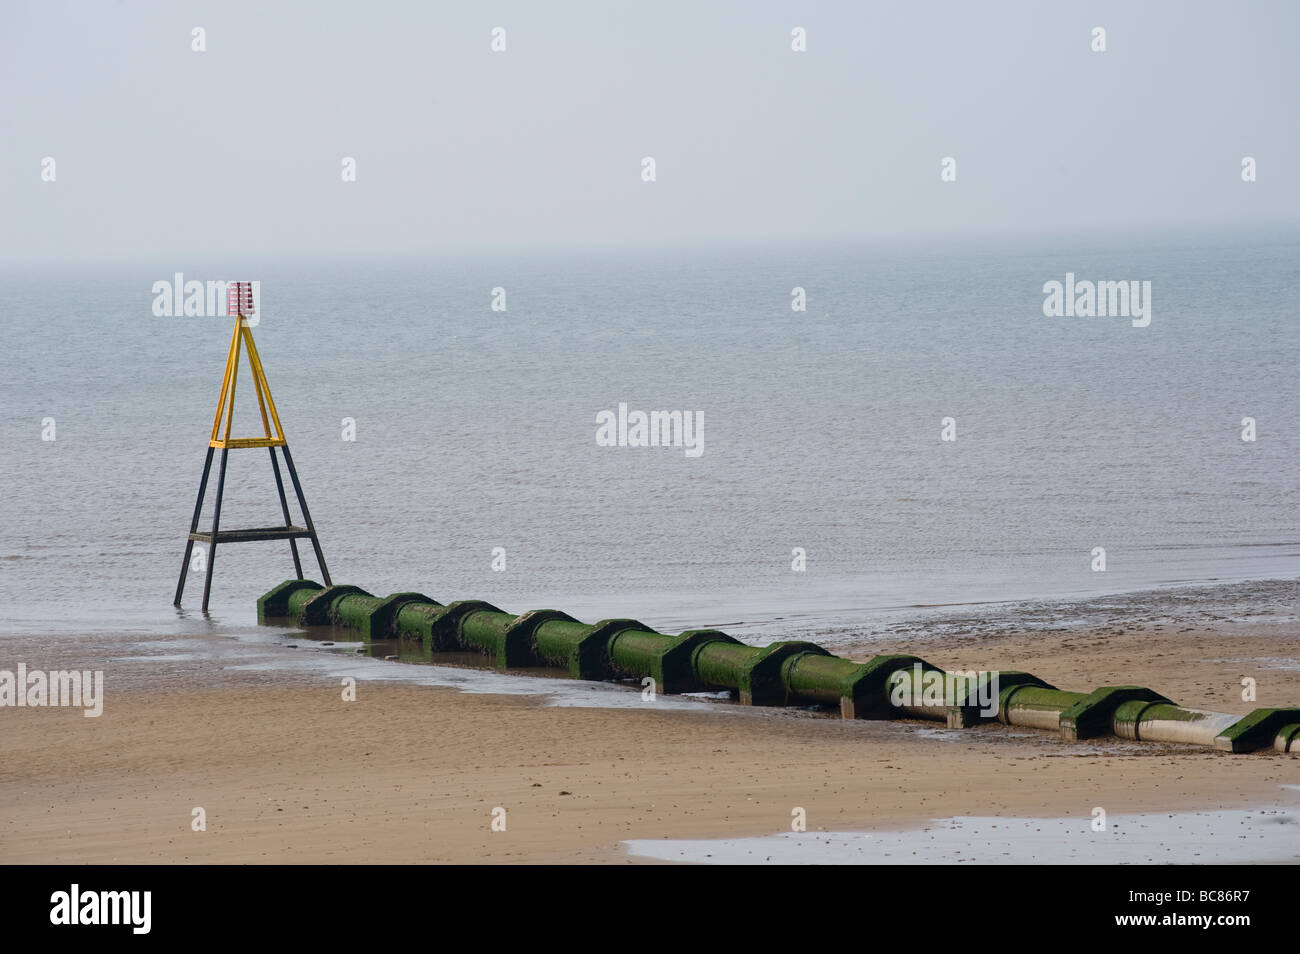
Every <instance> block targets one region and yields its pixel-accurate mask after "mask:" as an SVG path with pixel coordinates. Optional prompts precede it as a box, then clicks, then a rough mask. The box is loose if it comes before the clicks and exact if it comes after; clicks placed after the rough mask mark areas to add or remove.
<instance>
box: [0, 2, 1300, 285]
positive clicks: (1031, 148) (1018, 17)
mask: <svg viewBox="0 0 1300 954" xmlns="http://www.w3.org/2000/svg"><path fill="white" fill-rule="evenodd" d="M1097 26H1101V27H1104V28H1105V29H1106V45H1107V51H1106V52H1105V53H1094V52H1092V50H1091V49H1090V44H1091V42H1092V37H1091V31H1092V28H1093V27H1097ZM195 27H202V28H203V29H204V30H205V31H206V45H207V51H206V52H203V53H197V52H194V51H193V50H192V49H191V45H192V42H193V38H192V33H191V31H192V30H193V28H195ZM494 27H503V28H504V29H505V31H506V33H505V37H506V50H505V52H503V53H495V52H493V51H492V50H491V48H490V45H491V41H492V35H491V31H492V29H493V28H494ZM795 27H803V28H805V29H806V31H807V52H803V53H796V52H793V51H792V50H791V30H792V29H793V28H795ZM1298 44H1300V4H1294V3H1285V2H1251V0H1246V2H1240V3H1231V4H1229V3H1224V2H1212V3H1192V2H1143V3H1132V2H1119V3H1098V4H1083V3H1044V2H1025V3H1011V2H989V3H923V2H907V3H865V2H853V0H842V2H836V3H808V2H784V3H782V2H753V0H747V2H708V0H695V2H680V3H679V2H664V0H654V2H650V3H639V4H638V3H631V2H627V3H623V2H619V3H614V2H596V0H591V2H586V3H577V2H567V3H557V2H541V0H527V2H520V3H506V2H497V0H465V2H455V3H414V2H411V3H383V4H378V3H346V4H341V3H281V2H259V3H193V4H187V3H177V2H158V3H144V2H136V0H122V2H117V3H90V2H82V3H60V2H49V0H36V2H20V0H3V2H2V3H0V190H2V191H3V194H2V196H0V255H3V256H4V257H5V258H7V259H9V260H11V261H12V260H29V259H38V260H51V261H54V260H59V259H62V258H69V259H95V258H111V257H121V256H136V255H138V256H148V257H157V256H159V255H169V254H190V253H209V254H210V253H214V252H215V253H222V252H226V251H233V250H237V249H238V250H243V251H245V252H250V253H255V254H284V255H335V254H346V253H353V252H357V251H366V252H374V253H399V254H400V253H405V254H411V255H419V254H423V253H425V252H430V251H437V250H441V249H449V248H476V247H506V246H510V247H515V246H569V245H602V246H606V245H617V244H641V243H656V244H658V243H664V242H668V243H677V242H687V243H694V242H701V241H714V240H721V241H731V240H761V241H773V242H791V241H807V240H813V239H829V240H835V239H838V238H842V237H852V238H861V239H868V240H881V239H884V240H888V239H889V238H891V237H895V236H920V237H926V236H951V235H963V234H968V233H1000V232H1007V231H1012V232H1015V231H1031V232H1032V231H1045V232H1056V233H1059V234H1065V235H1068V234H1070V233H1071V232H1074V231H1076V230H1084V229H1118V230H1122V231H1125V232H1129V231H1132V230H1134V229H1139V228H1143V227H1147V226H1154V227H1161V226H1165V227H1167V226H1183V225H1188V224H1192V223H1195V224H1202V223H1238V224H1248V225H1256V224H1257V225H1267V224H1280V223H1295V222H1297V221H1300V176H1298V175H1297V163H1300V132H1298V127H1300V53H1298V52H1297V46H1298ZM348 156H350V157H354V158H355V160H356V171H357V181H355V182H343V181H342V180H341V175H340V172H341V162H342V160H343V158H344V157H348ZM645 156H652V157H654V159H655V161H656V167H657V168H656V172H657V181H655V182H653V183H648V182H644V181H642V175H641V170H642V166H641V161H642V158H643V157H645ZM945 156H951V157H954V158H955V159H956V160H957V166H956V172H957V181H955V182H951V183H945V182H941V181H940V161H941V160H942V159H943V158H944V157H945ZM1244 156H1252V157H1255V159H1256V160H1257V163H1258V181H1256V182H1254V183H1249V184H1247V183H1243V182H1242V180H1241V160H1242V157H1244ZM45 157H53V158H54V160H55V173H56V176H57V178H56V179H55V181H53V182H44V181H42V178H41V173H42V160H43V159H44V158H45Z"/></svg>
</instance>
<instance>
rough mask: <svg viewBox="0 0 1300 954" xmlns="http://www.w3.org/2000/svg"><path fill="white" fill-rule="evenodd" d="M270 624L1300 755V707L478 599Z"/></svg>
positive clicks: (849, 713) (679, 682)
mask: <svg viewBox="0 0 1300 954" xmlns="http://www.w3.org/2000/svg"><path fill="white" fill-rule="evenodd" d="M257 614H258V619H259V620H260V621H262V622H266V621H269V620H276V619H292V620H293V621H295V622H296V623H298V624H299V625H301V626H330V625H332V626H345V627H348V628H351V629H355V630H357V631H359V633H360V634H361V637H362V638H363V639H364V640H366V641H367V642H370V641H372V640H377V639H398V640H400V641H401V643H402V645H403V646H404V647H418V652H419V654H420V655H421V656H422V657H424V658H431V657H432V655H433V654H434V653H442V652H472V653H480V654H482V655H484V656H487V657H489V658H490V659H491V660H492V662H493V664H494V665H495V666H496V667H497V668H500V669H515V668H532V667H552V668H559V669H563V670H565V671H566V672H567V673H568V675H569V676H571V677H572V678H574V679H640V680H643V679H646V678H647V677H648V678H649V679H652V680H653V681H654V683H653V684H654V686H655V689H656V691H657V692H664V693H681V692H692V691H697V690H705V689H726V690H730V691H732V692H735V693H737V695H738V696H739V698H740V701H741V703H742V704H744V705H755V706H786V705H797V706H835V705H838V706H839V709H840V715H841V716H842V717H843V718H845V719H857V718H890V717H895V718H897V717H911V718H922V719H936V720H940V721H944V722H946V723H947V725H948V726H949V727H952V728H963V727H966V726H971V725H975V724H978V723H981V722H988V721H992V720H994V719H996V720H997V721H999V722H1002V723H1004V724H1006V725H1018V726H1028V727H1032V728H1037V729H1051V730H1055V731H1059V732H1060V733H1061V735H1062V736H1063V737H1064V738H1067V739H1085V738H1091V737H1094V736H1099V735H1116V736H1119V737H1121V738H1128V739H1141V740H1147V741H1159V742H1188V743H1193V744H1200V745H1209V746H1213V747H1215V748H1218V749H1222V750H1224V751H1229V752H1244V751H1249V750H1251V749H1255V748H1260V747H1263V746H1271V747H1273V748H1274V749H1276V750H1277V751H1280V752H1293V753H1296V754H1300V708H1290V709H1278V708H1272V709H1256V710H1255V711H1253V712H1251V713H1250V714H1248V715H1246V716H1238V715H1230V714H1225V713H1216V712H1208V711H1205V710H1201V709H1188V708H1183V707H1181V706H1178V705H1175V704H1174V703H1173V702H1171V701H1170V700H1168V699H1166V698H1165V697H1164V696H1161V695H1159V694H1157V693H1155V692H1153V691H1151V690H1150V689H1145V688H1143V687H1141V686H1105V687H1103V688H1100V689H1097V690H1095V691H1094V692H1091V693H1081V692H1067V691H1065V690H1062V689H1057V688H1056V687H1055V686H1051V685H1049V684H1048V683H1046V682H1044V681H1043V680H1041V679H1039V678H1037V677H1036V676H1032V675H1030V674H1029V673H1025V672H1013V671H1001V672H981V673H964V674H958V673H946V672H944V670H942V669H940V668H939V667H937V666H934V665H931V664H930V663H928V662H926V661H925V660H924V659H921V658H920V657H917V656H911V655H882V656H876V657H874V658H873V659H870V660H868V661H867V662H862V663H858V662H852V661H851V660H847V659H842V658H840V657H838V656H834V655H831V654H830V653H828V652H827V651H826V650H824V649H822V648H821V647H820V646H818V645H816V644H815V643H809V642H797V641H790V642H778V643H772V644H771V645H768V646H750V645H747V644H745V643H742V642H740V641H739V640H737V639H735V638H734V637H732V636H729V635H727V634H726V633H724V632H722V631H720V630H716V629H691V630H686V631H685V632H683V633H679V634H676V635H671V634H667V633H659V632H656V631H654V630H652V629H651V628H650V627H648V626H645V625H644V624H642V623H640V622H638V621H636V620H634V619H606V620H600V621H599V622H596V623H583V622H580V621H578V620H576V619H574V618H573V617H571V616H569V615H567V614H566V613H562V612H560V611H559V610H551V609H542V610H531V611H529V612H527V613H523V614H521V615H516V614H513V613H507V612H505V611H504V610H501V609H499V608H498V607H496V606H493V605H492V604H491V603H485V602H482V601H481V600H459V601H456V602H453V603H448V604H446V605H444V604H442V603H439V602H438V601H437V600H434V599H431V598H429V597H427V596H425V595H424V594H422V593H413V592H408V593H394V594H392V595H390V596H386V597H380V596H375V595H373V594H371V593H367V592H366V591H365V590H363V589H361V588H360V587H356V586H328V587H322V586H321V585H320V584H319V583H316V582H314V581H312V580H287V581H286V582H284V583H281V584H280V585H279V586H277V587H275V588H274V589H273V590H271V591H270V592H268V593H267V594H265V595H264V596H263V597H262V598H261V599H259V600H258V601H257Z"/></svg>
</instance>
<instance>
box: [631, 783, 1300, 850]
mask: <svg viewBox="0 0 1300 954" xmlns="http://www.w3.org/2000/svg"><path fill="white" fill-rule="evenodd" d="M1288 787H1291V788H1294V787H1295V786H1288ZM623 845H624V847H626V849H627V851H628V853H629V854H632V855H637V856H640V857H644V858H654V859H657V860H660V861H677V862H693V863H696V864H780V865H804V864H896V865H925V864H951V863H962V862H968V863H972V864H1008V865H1029V864H1053V865H1060V864H1107V865H1109V864H1118V865H1148V864H1246V863H1258V862H1287V861H1291V862H1294V861H1300V805H1293V804H1289V805H1288V806H1287V807H1277V808H1264V809H1258V810H1254V811H1204V812H1160V813H1151V814H1140V815H1110V816H1109V817H1108V818H1107V828H1106V830H1105V831H1101V832H1097V831H1093V830H1092V818H1091V816H1085V817H1081V818H997V817H959V818H943V819H938V820H936V821H934V822H932V823H931V824H929V825H925V826H922V827H918V828H911V829H906V830H899V831H890V830H883V831H872V832H825V831H806V832H782V833H781V834H777V835H765V836H761V837H756V838H722V839H689V840H683V839H663V840H652V839H638V840H630V841H625V842H623Z"/></svg>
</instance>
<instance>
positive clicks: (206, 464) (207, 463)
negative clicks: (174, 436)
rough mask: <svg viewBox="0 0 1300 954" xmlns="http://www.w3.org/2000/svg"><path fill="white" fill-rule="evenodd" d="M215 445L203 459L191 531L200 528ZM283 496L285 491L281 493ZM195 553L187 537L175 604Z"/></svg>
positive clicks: (192, 542)
mask: <svg viewBox="0 0 1300 954" xmlns="http://www.w3.org/2000/svg"><path fill="white" fill-rule="evenodd" d="M213 450H215V448H213V447H209V448H208V456H207V457H206V458H205V459H204V461H203V477H202V478H201V479H200V480H199V499H198V500H196V501H195V502H194V517H193V518H192V519H191V520H190V533H195V532H197V531H198V529H199V517H200V516H201V515H202V513H203V495H204V494H205V493H207V490H208V473H209V472H210V471H211V470H212V452H213ZM281 496H283V493H282V494H281ZM193 553H194V541H193V540H189V539H187V540H186V541H185V557H184V559H182V560H181V576H180V579H179V580H177V581H176V599H174V600H172V605H173V606H180V605H181V596H183V595H184V593H185V577H186V575H187V574H188V573H189V570H190V556H191V555H192V554H193Z"/></svg>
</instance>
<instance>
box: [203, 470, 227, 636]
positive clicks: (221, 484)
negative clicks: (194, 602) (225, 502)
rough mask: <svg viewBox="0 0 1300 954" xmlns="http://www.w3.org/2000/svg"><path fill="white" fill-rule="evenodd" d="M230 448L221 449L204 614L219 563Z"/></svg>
mask: <svg viewBox="0 0 1300 954" xmlns="http://www.w3.org/2000/svg"><path fill="white" fill-rule="evenodd" d="M228 456H230V448H229V447H223V448H221V469H220V470H219V471H218V472H217V500H216V506H215V509H214V510H213V511H212V542H211V543H210V544H209V545H208V575H207V578H206V579H205V580H204V581H203V612H205V613H206V612H207V611H208V594H210V593H211V592H212V571H213V568H214V567H215V566H216V563H217V530H218V528H219V527H220V525H221V495H222V493H224V492H225V489H226V458H227V457H228Z"/></svg>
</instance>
